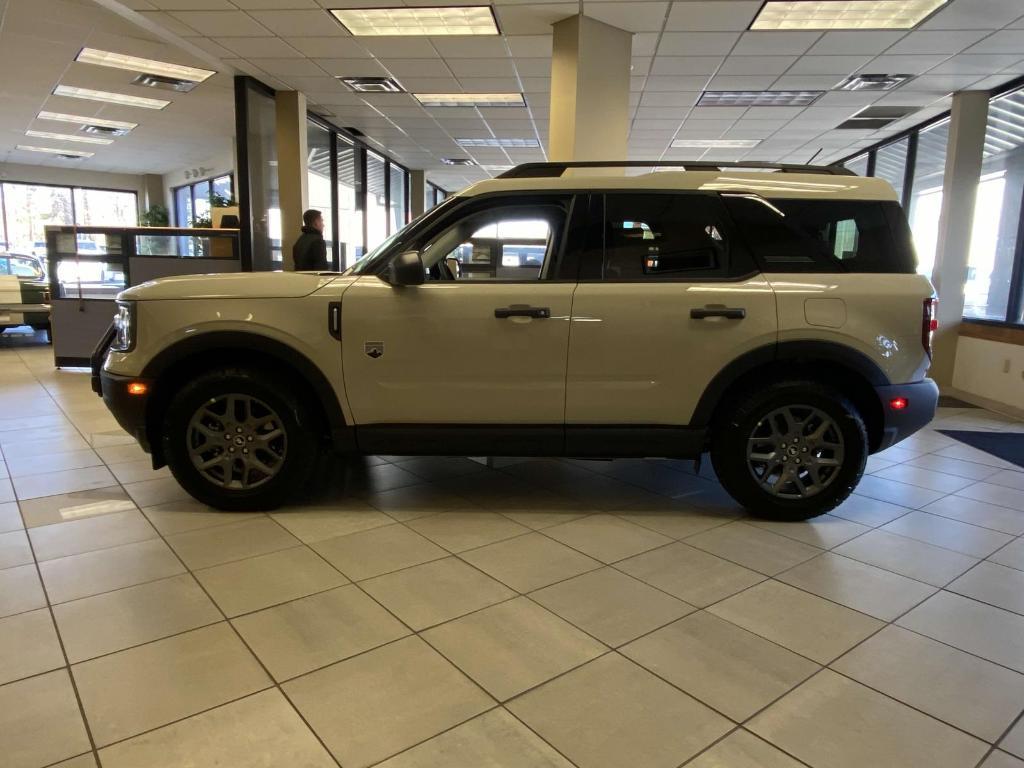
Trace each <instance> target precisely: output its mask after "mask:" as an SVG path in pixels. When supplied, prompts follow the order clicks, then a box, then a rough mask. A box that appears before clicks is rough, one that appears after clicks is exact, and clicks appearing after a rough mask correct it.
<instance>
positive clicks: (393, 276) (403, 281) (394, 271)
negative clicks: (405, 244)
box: [387, 251, 425, 286]
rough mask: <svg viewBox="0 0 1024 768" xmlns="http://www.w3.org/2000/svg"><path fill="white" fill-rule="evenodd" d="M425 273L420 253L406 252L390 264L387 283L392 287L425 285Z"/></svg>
mask: <svg viewBox="0 0 1024 768" xmlns="http://www.w3.org/2000/svg"><path fill="white" fill-rule="evenodd" d="M424 280H425V272H424V269H423V259H421V258H420V254H419V251H404V252H403V253H400V254H398V255H397V256H396V257H395V258H394V259H392V260H391V263H390V264H388V272H387V281H388V282H389V283H390V284H391V285H395V286H398V285H423V282H424Z"/></svg>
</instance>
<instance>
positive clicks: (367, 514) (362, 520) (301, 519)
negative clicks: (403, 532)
mask: <svg viewBox="0 0 1024 768" xmlns="http://www.w3.org/2000/svg"><path fill="white" fill-rule="evenodd" d="M271 517H272V518H273V519H274V520H275V521H276V522H277V523H279V524H280V525H282V526H284V527H285V528H287V529H288V530H289V531H290V532H291V534H292V535H293V536H295V537H296V538H298V539H301V540H302V541H304V542H306V543H307V544H308V543H311V542H314V541H323V540H324V539H330V538H333V537H335V536H344V535H345V534H347V533H355V532H356V531H365V530H367V529H368V528H377V527H379V526H381V525H388V524H389V523H391V522H392V520H391V518H390V517H388V516H387V515H385V514H384V513H383V512H379V511H378V510H376V509H374V508H373V507H371V506H370V505H369V504H365V503H363V502H357V501H345V502H343V503H342V504H340V505H338V506H337V507H333V508H332V507H326V508H321V507H314V508H308V509H303V508H295V509H287V510H282V511H280V512H275V513H274V514H272V515H271Z"/></svg>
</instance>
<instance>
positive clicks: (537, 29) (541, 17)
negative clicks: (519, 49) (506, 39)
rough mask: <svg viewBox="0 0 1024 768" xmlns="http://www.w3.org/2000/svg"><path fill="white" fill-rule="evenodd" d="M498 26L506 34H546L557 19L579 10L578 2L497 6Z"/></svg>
mask: <svg viewBox="0 0 1024 768" xmlns="http://www.w3.org/2000/svg"><path fill="white" fill-rule="evenodd" d="M494 10H495V13H496V14H497V16H498V26H499V27H500V28H501V31H502V32H503V33H504V34H506V35H544V34H548V33H549V32H550V31H551V25H552V24H554V23H555V22H556V21H561V20H562V19H567V18H569V17H570V16H573V15H575V14H576V13H578V12H579V4H578V3H544V4H537V5H500V6H498V7H496V8H495V9H494Z"/></svg>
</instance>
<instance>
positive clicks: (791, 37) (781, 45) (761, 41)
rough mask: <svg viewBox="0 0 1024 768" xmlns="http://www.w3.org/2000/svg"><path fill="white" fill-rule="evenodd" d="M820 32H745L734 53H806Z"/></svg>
mask: <svg viewBox="0 0 1024 768" xmlns="http://www.w3.org/2000/svg"><path fill="white" fill-rule="evenodd" d="M820 37H821V33H820V32H744V33H743V36H742V37H740V40H739V42H738V43H736V47H735V48H734V49H733V51H732V55H734V56H739V55H748V56H749V55H772V54H775V55H779V56H786V55H794V54H800V53H804V52H805V51H806V50H807V49H808V48H810V47H811V46H812V45H814V43H815V42H817V40H818V38H820Z"/></svg>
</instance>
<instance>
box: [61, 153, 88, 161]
mask: <svg viewBox="0 0 1024 768" xmlns="http://www.w3.org/2000/svg"><path fill="white" fill-rule="evenodd" d="M57 157H59V158H60V159H61V160H81V159H82V155H65V154H60V155H57Z"/></svg>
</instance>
